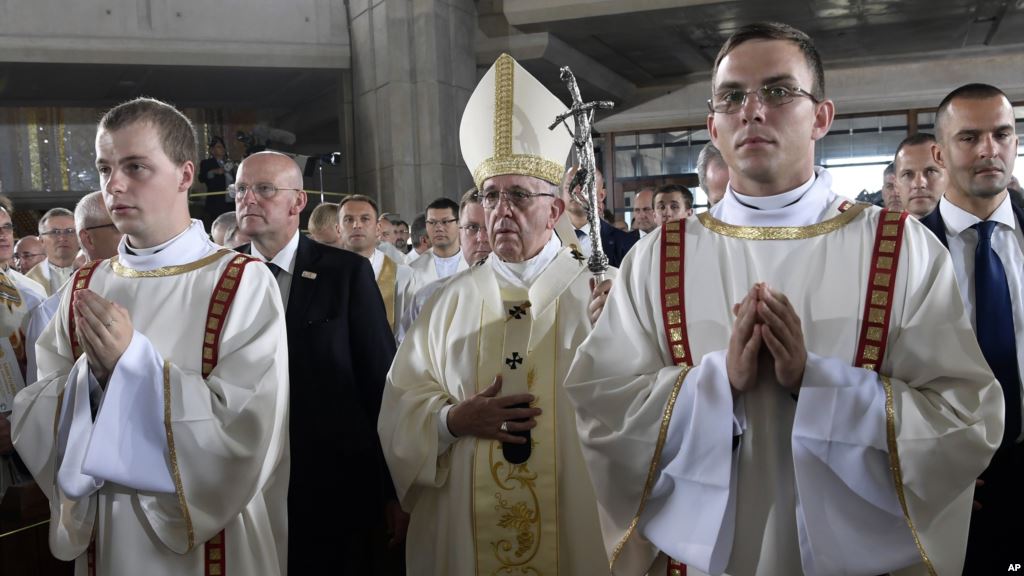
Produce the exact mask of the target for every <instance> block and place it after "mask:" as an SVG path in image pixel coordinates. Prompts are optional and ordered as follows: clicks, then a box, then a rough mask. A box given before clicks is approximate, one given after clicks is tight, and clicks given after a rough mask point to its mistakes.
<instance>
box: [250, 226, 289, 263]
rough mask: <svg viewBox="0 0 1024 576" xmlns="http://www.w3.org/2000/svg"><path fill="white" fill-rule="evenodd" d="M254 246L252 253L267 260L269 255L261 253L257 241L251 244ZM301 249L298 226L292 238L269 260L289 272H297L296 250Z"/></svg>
mask: <svg viewBox="0 0 1024 576" xmlns="http://www.w3.org/2000/svg"><path fill="white" fill-rule="evenodd" d="M250 246H251V247H252V255H253V256H255V257H257V258H259V259H260V260H263V261H264V262H267V261H268V260H267V257H266V256H264V255H263V254H261V253H260V251H259V249H258V248H256V243H255V242H253V243H252V244H250ZM298 249H299V230H298V229H297V228H296V229H295V232H294V233H292V239H291V240H289V241H288V243H287V244H285V245H284V246H283V247H282V248H281V250H280V251H279V252H278V253H277V254H276V255H274V257H273V258H271V259H270V260H269V262H271V263H272V264H277V265H278V267H280V268H281V270H284V271H285V272H287V273H289V274H294V273H295V252H296V251H297V250H298Z"/></svg>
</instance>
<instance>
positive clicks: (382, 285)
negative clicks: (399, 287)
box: [377, 256, 402, 333]
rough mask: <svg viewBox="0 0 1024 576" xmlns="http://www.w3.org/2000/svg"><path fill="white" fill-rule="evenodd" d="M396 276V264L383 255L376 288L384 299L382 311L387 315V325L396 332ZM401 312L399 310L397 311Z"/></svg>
mask: <svg viewBox="0 0 1024 576" xmlns="http://www.w3.org/2000/svg"><path fill="white" fill-rule="evenodd" d="M397 276H398V266H397V265H396V264H395V261H394V260H392V259H391V258H388V257H387V256H384V263H383V264H382V265H381V268H380V276H378V277H377V289H378V290H380V295H381V298H383V300H384V313H385V314H387V317H388V326H390V327H391V330H393V331H394V332H395V333H398V323H397V322H395V304H397V302H395V279H396V278H397ZM398 313H399V314H401V313H402V311H401V310H399V311H398Z"/></svg>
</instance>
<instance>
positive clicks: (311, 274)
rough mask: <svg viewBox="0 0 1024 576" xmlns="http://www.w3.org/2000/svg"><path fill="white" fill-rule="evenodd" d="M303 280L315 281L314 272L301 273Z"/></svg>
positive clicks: (305, 271) (304, 271)
mask: <svg viewBox="0 0 1024 576" xmlns="http://www.w3.org/2000/svg"><path fill="white" fill-rule="evenodd" d="M302 277H303V278H309V279H310V280H316V272H310V271H309V270H303V271H302Z"/></svg>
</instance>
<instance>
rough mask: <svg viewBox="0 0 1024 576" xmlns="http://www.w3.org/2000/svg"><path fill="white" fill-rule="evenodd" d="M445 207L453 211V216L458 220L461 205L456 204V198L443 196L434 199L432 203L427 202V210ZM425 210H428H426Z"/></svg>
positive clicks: (443, 208)
mask: <svg viewBox="0 0 1024 576" xmlns="http://www.w3.org/2000/svg"><path fill="white" fill-rule="evenodd" d="M445 209H448V210H451V211H452V218H455V219H456V220H458V219H459V205H458V204H456V203H455V200H452V199H451V198H445V197H443V196H442V197H441V198H438V199H437V200H434V201H433V202H431V203H430V204H427V210H445ZM424 212H426V210H424Z"/></svg>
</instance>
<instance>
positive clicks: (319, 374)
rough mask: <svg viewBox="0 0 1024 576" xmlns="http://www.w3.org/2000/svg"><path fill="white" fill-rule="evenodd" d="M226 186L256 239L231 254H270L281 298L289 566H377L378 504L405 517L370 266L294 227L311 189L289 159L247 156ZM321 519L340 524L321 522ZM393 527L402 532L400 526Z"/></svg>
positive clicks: (391, 347) (384, 339)
mask: <svg viewBox="0 0 1024 576" xmlns="http://www.w3.org/2000/svg"><path fill="white" fill-rule="evenodd" d="M231 194H232V195H233V196H234V199H235V212H236V213H237V214H238V225H239V228H240V229H241V231H242V232H244V233H245V234H247V235H248V236H249V237H250V238H252V244H250V245H248V246H240V247H239V248H238V251H239V252H243V253H249V254H252V255H253V256H255V257H257V258H259V259H260V260H263V261H265V262H266V263H267V265H268V266H269V267H270V269H271V270H272V271H273V272H274V275H275V276H276V277H277V282H278V285H279V286H280V288H281V299H282V301H283V302H284V306H285V317H286V323H287V326H288V360H289V362H288V366H289V377H290V378H289V379H290V382H291V401H292V405H291V412H290V433H291V477H290V485H289V489H288V571H289V572H290V573H291V574H312V573H315V572H319V570H320V567H322V566H325V565H327V566H333V567H335V568H336V569H337V571H338V572H339V573H341V574H372V573H374V558H373V554H372V551H373V550H374V547H378V548H379V547H381V546H382V544H381V543H380V539H382V538H383V537H382V536H381V535H382V534H383V531H384V530H383V526H384V523H385V511H386V510H387V512H388V513H389V514H391V515H390V516H388V517H387V518H388V520H389V521H391V522H397V523H398V524H399V525H401V524H402V523H403V522H404V520H402V519H401V509H400V508H399V507H398V506H397V501H396V500H395V493H394V487H393V485H392V483H391V476H390V475H389V474H388V471H387V467H386V466H385V464H384V456H383V454H382V453H381V449H380V442H379V440H378V439H377V429H376V422H377V415H378V412H379V411H380V401H381V395H382V393H383V389H384V379H385V377H386V376H387V372H388V368H389V367H390V366H391V360H392V358H393V357H394V355H395V339H394V337H393V336H392V334H391V328H390V326H388V320H387V314H386V312H385V310H384V301H383V300H382V299H381V295H380V290H378V288H377V283H376V281H375V280H374V275H373V269H372V268H371V266H370V261H369V260H368V259H366V258H364V257H362V256H360V255H358V254H355V253H353V252H349V251H347V250H341V249H338V248H334V247H331V246H327V245H325V244H320V243H318V242H315V241H313V240H311V239H309V238H307V237H306V236H305V235H303V234H299V214H300V213H301V212H302V209H303V208H305V207H306V193H305V192H303V190H302V172H301V171H300V170H299V166H298V164H296V163H295V161H294V160H292V159H291V158H289V157H288V156H285V155H284V154H280V153H277V152H259V153H256V154H253V155H251V156H249V157H248V158H246V159H245V160H243V161H242V164H241V165H240V166H239V168H238V179H237V183H236V184H235V186H233V187H232V189H231ZM328 439H335V440H337V441H333V440H332V441H330V442H327V441H326V440H328ZM323 518H335V519H342V518H344V519H345V522H339V523H337V524H335V525H334V527H333V528H332V529H330V530H324V529H323V528H322V526H321V524H322V519H323ZM375 528H376V529H375ZM395 533H396V536H400V537H404V529H403V528H401V526H399V527H398V528H396V529H395ZM339 536H340V537H339ZM399 539H400V538H399ZM396 553H400V552H397V551H396Z"/></svg>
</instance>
